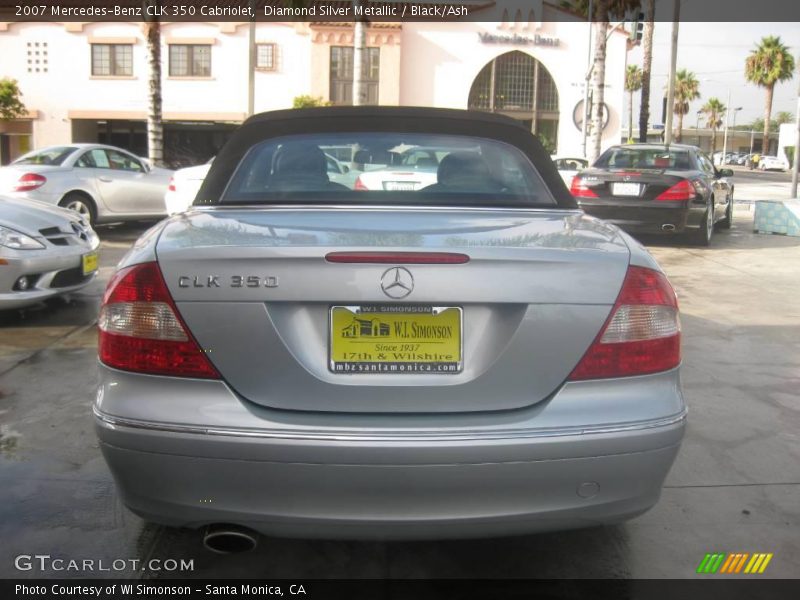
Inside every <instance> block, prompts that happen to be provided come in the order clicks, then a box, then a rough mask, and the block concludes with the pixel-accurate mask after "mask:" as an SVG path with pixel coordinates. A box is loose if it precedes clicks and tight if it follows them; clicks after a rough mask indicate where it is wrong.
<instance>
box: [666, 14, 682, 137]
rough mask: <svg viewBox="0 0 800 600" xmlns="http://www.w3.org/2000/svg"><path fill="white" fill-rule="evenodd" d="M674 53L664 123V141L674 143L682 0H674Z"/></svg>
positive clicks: (671, 60)
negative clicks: (676, 76)
mask: <svg viewBox="0 0 800 600" xmlns="http://www.w3.org/2000/svg"><path fill="white" fill-rule="evenodd" d="M672 1H673V9H672V54H671V59H670V64H669V82H668V83H667V118H666V123H665V124H664V143H665V144H666V145H667V146H669V145H670V144H671V143H672V113H673V112H674V111H675V72H676V71H677V70H678V29H679V27H678V26H679V25H680V19H681V0H672Z"/></svg>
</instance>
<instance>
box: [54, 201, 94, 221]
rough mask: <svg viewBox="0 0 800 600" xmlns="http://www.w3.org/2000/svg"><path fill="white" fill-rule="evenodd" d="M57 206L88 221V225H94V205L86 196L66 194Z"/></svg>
mask: <svg viewBox="0 0 800 600" xmlns="http://www.w3.org/2000/svg"><path fill="white" fill-rule="evenodd" d="M58 205H59V206H62V207H64V208H67V209H69V210H74V211H75V212H76V213H78V214H79V215H81V216H82V217H83V218H84V219H86V220H87V221H89V225H94V221H95V219H96V218H97V215H96V213H95V208H94V203H93V202H92V201H91V200H89V199H88V198H87V197H86V196H82V195H81V194H67V195H66V196H64V198H63V199H62V200H61V202H59V203H58Z"/></svg>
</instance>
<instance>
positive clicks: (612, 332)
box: [569, 266, 681, 381]
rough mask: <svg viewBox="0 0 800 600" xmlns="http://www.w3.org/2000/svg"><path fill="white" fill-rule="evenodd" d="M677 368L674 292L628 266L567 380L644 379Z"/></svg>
mask: <svg viewBox="0 0 800 600" xmlns="http://www.w3.org/2000/svg"><path fill="white" fill-rule="evenodd" d="M680 362H681V326H680V320H679V318H678V300H677V298H676V297H675V292H674V290H673V289H672V286H671V285H670V284H669V281H667V278H666V277H665V276H664V275H663V274H662V273H659V272H658V271H654V270H652V269H647V268H644V267H633V266H632V267H629V268H628V273H627V274H626V276H625V281H624V283H623V284H622V290H620V293H619V297H618V298H617V301H616V303H615V304H614V308H613V310H612V311H611V316H610V317H609V319H608V320H607V321H606V323H605V325H604V326H603V329H602V330H601V331H600V334H599V335H598V336H597V338H596V339H595V340H594V342H593V343H592V345H591V346H590V347H589V350H587V351H586V354H585V355H584V356H583V358H582V359H581V361H580V362H579V363H578V366H577V367H575V369H574V370H573V371H572V374H571V375H570V376H569V378H570V379H571V380H573V381H577V380H583V379H605V378H609V377H631V376H633V375H646V374H648V373H657V372H659V371H667V370H669V369H673V368H675V367H677V366H678V365H679V364H680Z"/></svg>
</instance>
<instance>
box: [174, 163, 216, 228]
mask: <svg viewBox="0 0 800 600" xmlns="http://www.w3.org/2000/svg"><path fill="white" fill-rule="evenodd" d="M213 160H214V159H213V158H212V159H211V160H209V161H208V162H207V163H205V164H203V165H197V166H195V167H186V168H185V169H178V170H177V171H175V173H173V175H172V177H171V178H170V180H169V185H168V187H167V193H166V194H164V204H165V205H166V207H167V214H168V215H174V214H176V213H180V212H183V211H185V210H187V209H188V208H189V207H190V206H191V205H192V202H194V197H195V196H196V195H197V192H198V191H199V190H200V186H201V185H203V180H204V179H205V178H206V175H207V174H208V170H209V169H210V168H211V163H212V162H213Z"/></svg>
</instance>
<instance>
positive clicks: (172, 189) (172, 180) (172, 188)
mask: <svg viewBox="0 0 800 600" xmlns="http://www.w3.org/2000/svg"><path fill="white" fill-rule="evenodd" d="M167 190H168V191H170V192H175V191H177V190H176V189H175V178H174V177H170V178H169V185H167Z"/></svg>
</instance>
